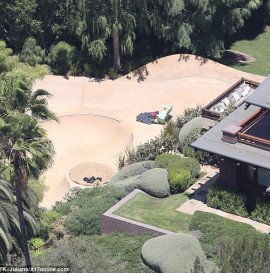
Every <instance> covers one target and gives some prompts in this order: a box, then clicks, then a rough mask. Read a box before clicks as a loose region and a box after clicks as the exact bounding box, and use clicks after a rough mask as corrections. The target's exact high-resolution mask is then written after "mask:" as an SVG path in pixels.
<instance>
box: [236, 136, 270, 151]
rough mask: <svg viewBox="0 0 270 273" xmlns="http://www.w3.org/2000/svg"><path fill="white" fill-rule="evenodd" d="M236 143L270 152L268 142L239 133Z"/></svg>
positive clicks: (269, 142)
mask: <svg viewBox="0 0 270 273" xmlns="http://www.w3.org/2000/svg"><path fill="white" fill-rule="evenodd" d="M237 135H238V142H240V143H243V144H247V145H250V146H254V147H256V148H260V149H264V150H268V151H270V141H269V140H266V139H263V138H259V137H255V136H251V135H247V134H244V133H241V132H239V133H238V134H237Z"/></svg>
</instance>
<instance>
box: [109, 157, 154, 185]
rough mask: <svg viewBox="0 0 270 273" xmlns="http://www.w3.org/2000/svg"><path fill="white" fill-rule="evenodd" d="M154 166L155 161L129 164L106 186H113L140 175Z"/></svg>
mask: <svg viewBox="0 0 270 273" xmlns="http://www.w3.org/2000/svg"><path fill="white" fill-rule="evenodd" d="M154 166H155V161H142V162H137V163H134V164H131V165H129V166H126V167H124V168H123V169H121V170H120V171H118V172H117V173H116V174H115V175H114V176H113V177H112V178H111V179H110V181H109V183H108V185H109V186H113V185H114V184H115V183H117V182H118V181H120V180H124V179H126V178H129V177H134V176H137V175H140V174H142V173H144V172H146V171H148V170H150V169H153V168H154Z"/></svg>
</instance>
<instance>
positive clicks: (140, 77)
mask: <svg viewBox="0 0 270 273" xmlns="http://www.w3.org/2000/svg"><path fill="white" fill-rule="evenodd" d="M155 62H156V63H157V61H155ZM131 74H132V76H133V77H135V78H137V81H138V83H140V82H141V81H145V80H146V78H147V77H148V76H149V75H150V72H149V70H148V69H147V67H146V65H143V66H141V67H140V68H138V69H136V70H135V71H133V72H131ZM127 78H128V77H127ZM128 79H130V77H129V78H128Z"/></svg>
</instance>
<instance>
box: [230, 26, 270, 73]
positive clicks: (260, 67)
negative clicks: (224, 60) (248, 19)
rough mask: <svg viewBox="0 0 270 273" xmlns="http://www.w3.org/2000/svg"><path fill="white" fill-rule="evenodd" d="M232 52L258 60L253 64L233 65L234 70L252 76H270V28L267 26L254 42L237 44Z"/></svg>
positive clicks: (248, 41) (241, 41)
mask: <svg viewBox="0 0 270 273" xmlns="http://www.w3.org/2000/svg"><path fill="white" fill-rule="evenodd" d="M230 50H236V51H241V52H244V53H246V54H248V55H251V56H252V57H254V58H256V61H255V62H253V63H248V64H244V65H240V64H239V65H232V67H233V68H236V69H239V70H241V71H244V72H248V73H252V74H257V75H262V76H266V75H268V74H269V73H270V26H266V27H265V30H264V32H263V33H261V34H259V35H258V36H257V37H256V38H255V39H253V40H240V41H237V42H235V43H234V44H233V45H232V46H231V48H230Z"/></svg>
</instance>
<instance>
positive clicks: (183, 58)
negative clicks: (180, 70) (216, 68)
mask: <svg viewBox="0 0 270 273" xmlns="http://www.w3.org/2000/svg"><path fill="white" fill-rule="evenodd" d="M189 59H190V55H189V54H180V55H179V58H178V62H181V61H184V62H188V61H189ZM195 60H197V61H199V62H200V65H204V64H206V63H207V62H208V59H207V58H204V57H201V56H195Z"/></svg>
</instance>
